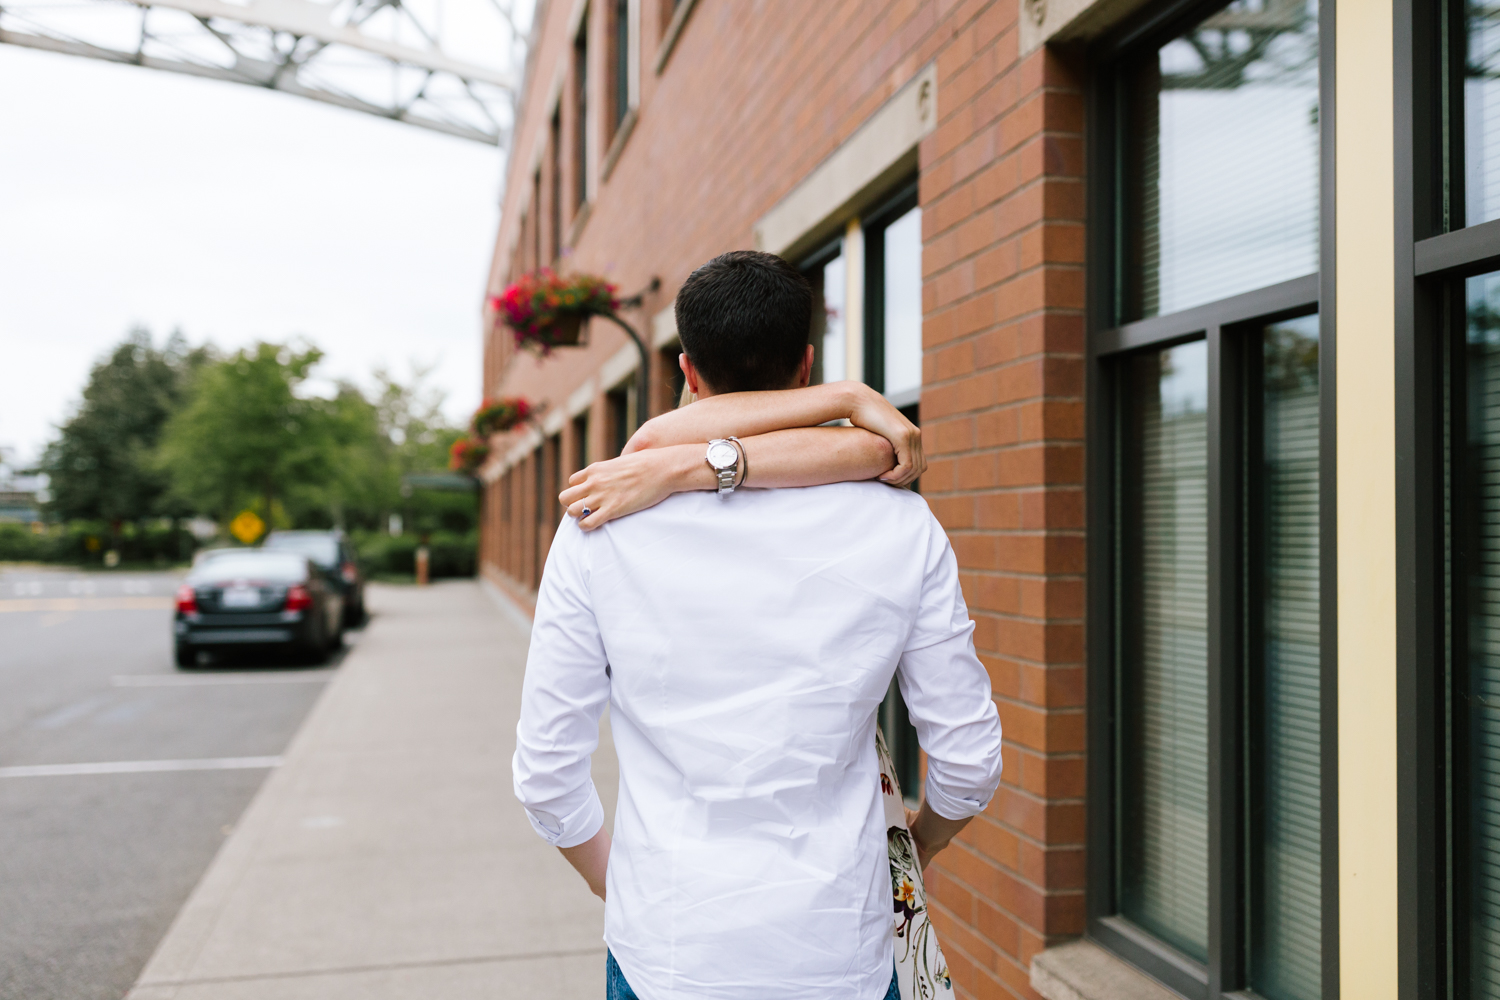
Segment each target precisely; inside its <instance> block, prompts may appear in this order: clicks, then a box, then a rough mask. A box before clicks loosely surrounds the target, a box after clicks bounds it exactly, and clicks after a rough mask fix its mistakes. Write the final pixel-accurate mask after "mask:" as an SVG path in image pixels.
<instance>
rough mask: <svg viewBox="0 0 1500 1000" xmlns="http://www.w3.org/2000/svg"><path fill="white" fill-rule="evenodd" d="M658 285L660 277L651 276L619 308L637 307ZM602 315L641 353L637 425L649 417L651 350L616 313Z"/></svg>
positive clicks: (633, 328)
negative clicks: (642, 286)
mask: <svg viewBox="0 0 1500 1000" xmlns="http://www.w3.org/2000/svg"><path fill="white" fill-rule="evenodd" d="M660 287H661V279H660V278H652V279H651V284H649V285H647V286H646V287H645V288H643V289H641V290H640V291H639V292H636V293H635V294H634V295H632V296H630V297H629V298H628V299H621V300H620V308H621V309H639V308H640V305H641V303H642V302H643V301H644V300H645V298H646V296H647V295H648V294H649V293H651V292H654V291H656V290H657V289H658V288H660ZM604 317H605V318H606V319H608V320H610V321H612V322H613V323H614V324H615V325H616V326H618V327H619V328H620V329H622V330H624V331H625V332H626V333H627V334H629V335H630V339H631V340H633V341H635V349H636V350H637V351H639V352H640V355H641V364H640V367H639V368H637V369H636V373H635V426H636V427H639V426H640V425H641V424H643V423H645V422H646V421H647V420H648V419H650V417H651V352H650V351H648V350H647V349H646V342H645V341H644V340H642V339H641V335H640V334H639V333H636V332H635V327H633V326H631V325H630V324H629V323H627V322H625V321H624V320H623V319H621V318H620V316H619V314H618V313H613V312H612V313H605V314H604Z"/></svg>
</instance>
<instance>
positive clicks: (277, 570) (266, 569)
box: [192, 552, 307, 583]
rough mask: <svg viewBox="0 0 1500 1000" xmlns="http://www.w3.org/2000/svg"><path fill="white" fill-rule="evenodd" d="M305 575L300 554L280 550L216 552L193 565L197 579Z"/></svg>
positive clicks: (195, 579)
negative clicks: (201, 562)
mask: <svg viewBox="0 0 1500 1000" xmlns="http://www.w3.org/2000/svg"><path fill="white" fill-rule="evenodd" d="M306 575H307V564H306V563H305V562H304V561H303V559H302V557H301V556H298V555H292V554H291V553H287V554H282V553H280V552H233V553H225V554H224V555H221V556H215V557H214V558H212V559H209V560H208V561H206V562H204V563H203V564H201V565H200V566H198V567H196V568H195V569H194V570H193V572H192V579H193V581H194V582H197V583H205V582H209V581H213V580H300V579H302V578H303V577H305V576H306Z"/></svg>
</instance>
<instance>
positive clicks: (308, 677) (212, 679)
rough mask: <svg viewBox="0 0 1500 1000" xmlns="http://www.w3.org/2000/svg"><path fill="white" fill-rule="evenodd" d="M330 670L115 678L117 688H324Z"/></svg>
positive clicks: (152, 675) (126, 676) (113, 681)
mask: <svg viewBox="0 0 1500 1000" xmlns="http://www.w3.org/2000/svg"><path fill="white" fill-rule="evenodd" d="M331 680H333V671H332V670H317V671H312V670H303V671H290V670H286V671H277V672H275V673H271V672H269V671H267V672H265V673H255V674H116V675H115V676H114V677H111V678H110V683H111V684H113V685H114V686H115V687H117V688H152V687H213V686H216V685H219V684H326V683H327V682H328V681H331Z"/></svg>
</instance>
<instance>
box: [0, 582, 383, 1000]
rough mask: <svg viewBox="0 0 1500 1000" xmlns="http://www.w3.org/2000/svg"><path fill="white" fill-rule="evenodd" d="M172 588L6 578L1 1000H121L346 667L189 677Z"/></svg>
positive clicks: (1, 653)
mask: <svg viewBox="0 0 1500 1000" xmlns="http://www.w3.org/2000/svg"><path fill="white" fill-rule="evenodd" d="M177 584H178V576H177V575H174V574H167V573H128V572H110V573H103V572H101V573H77V572H67V571H46V570H36V569H29V568H28V569H18V568H12V569H5V568H0V1000H52V998H58V1000H94V998H98V1000H119V998H120V997H122V996H124V994H125V992H126V991H127V990H128V989H129V988H130V987H131V986H132V985H133V984H134V982H135V979H136V976H137V975H138V974H139V973H140V970H141V968H142V967H143V966H144V965H145V964H146V960H147V959H148V958H150V957H151V952H152V951H153V950H154V949H155V947H156V944H157V942H158V941H159V940H160V939H161V937H162V935H163V934H165V933H166V930H167V927H168V926H169V925H170V924H171V922H172V918H173V917H174V916H175V915H176V913H177V910H178V909H179V908H180V907H181V905H182V903H183V902H184V901H185V900H186V898H187V896H188V894H189V893H190V892H191V891H192V888H193V886H194V885H195V884H196V883H197V881H198V878H199V876H201V875H202V873H203V871H204V869H206V868H207V867H208V863H209V862H210V861H211V860H212V859H213V856H214V853H215V852H216V851H217V850H218V848H219V845H220V844H221V843H222V842H223V840H224V837H225V836H226V835H227V834H228V833H229V831H230V830H231V829H232V828H233V825H234V823H235V822H236V821H237V820H238V818H239V816H240V814H241V813H242V812H243V811H244V809H245V807H246V806H247V805H248V804H249V802H250V799H251V798H252V796H254V794H255V792H256V790H257V789H258V788H259V787H260V785H261V783H262V782H263V781H264V780H265V778H266V775H267V774H269V773H270V772H269V769H268V768H269V767H270V766H273V765H274V763H275V758H276V757H277V756H278V755H280V754H281V753H282V752H283V751H284V750H285V749H286V747H287V744H288V743H289V742H290V741H291V738H292V736H293V735H294V734H295V733H296V731H297V728H298V726H299V725H300V724H301V722H302V720H303V718H304V717H305V716H306V714H307V712H308V710H309V709H310V708H311V707H312V705H313V703H314V702H315V701H316V699H317V697H318V695H319V694H321V693H322V690H323V687H324V685H325V683H326V682H327V679H328V675H329V671H330V669H333V668H336V666H337V662H338V657H335V659H334V660H333V661H332V663H331V664H330V666H329V667H327V668H321V669H320V668H309V667H306V666H300V665H298V664H295V663H293V662H289V661H283V662H276V661H273V660H269V659H266V658H244V657H242V658H240V659H239V660H238V661H234V662H228V663H219V664H213V665H210V666H208V667H205V668H202V669H199V670H194V671H179V670H177V669H176V668H175V667H174V666H173V664H172V650H171V631H170V630H171V617H172V611H171V607H172V595H173V594H174V593H175V591H176V588H177ZM349 638H350V642H357V641H358V640H357V636H356V635H355V634H354V633H350V634H349Z"/></svg>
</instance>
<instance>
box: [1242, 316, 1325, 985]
mask: <svg viewBox="0 0 1500 1000" xmlns="http://www.w3.org/2000/svg"><path fill="white" fill-rule="evenodd" d="M1256 339H1257V340H1258V341H1259V343H1257V344H1254V345H1253V346H1254V347H1256V348H1258V349H1259V353H1260V354H1261V362H1262V370H1261V387H1260V393H1259V395H1260V404H1261V406H1260V420H1259V422H1258V426H1257V425H1256V422H1255V421H1253V420H1252V422H1251V428H1252V429H1251V433H1252V434H1258V436H1259V437H1260V442H1259V445H1258V447H1253V450H1252V454H1254V453H1255V452H1258V453H1259V455H1260V469H1259V475H1258V476H1252V477H1251V487H1250V488H1251V495H1250V497H1249V501H1250V503H1249V511H1250V515H1251V516H1250V525H1249V531H1250V548H1251V550H1252V552H1253V553H1256V554H1258V558H1259V561H1260V566H1259V567H1258V570H1259V572H1258V573H1256V574H1255V577H1256V578H1258V579H1260V580H1262V581H1264V582H1263V584H1262V586H1261V587H1260V588H1259V594H1258V595H1256V596H1255V597H1252V603H1251V607H1250V613H1251V616H1252V618H1251V620H1252V625H1251V636H1250V638H1251V643H1252V652H1251V656H1250V684H1249V692H1248V693H1249V707H1250V713H1249V715H1250V720H1251V722H1250V734H1249V736H1250V748H1249V753H1248V755H1247V756H1248V760H1249V762H1250V772H1251V793H1250V794H1251V799H1250V837H1249V844H1250V851H1251V854H1250V878H1249V880H1248V881H1249V891H1250V916H1251V920H1250V949H1249V952H1250V985H1251V986H1252V987H1253V988H1254V989H1255V991H1256V993H1257V994H1258V995H1260V996H1263V997H1266V998H1267V1000H1316V998H1318V997H1321V996H1322V995H1323V984H1322V947H1321V945H1322V936H1321V930H1320V929H1321V927H1322V924H1323V921H1322V863H1321V860H1322V851H1321V832H1320V831H1321V829H1322V809H1321V774H1322V767H1321V756H1320V742H1321V740H1320V727H1319V704H1320V696H1319V689H1320V677H1321V673H1320V669H1319V664H1320V651H1319V631H1318V626H1319V603H1318V594H1319V574H1318V562H1319V560H1318V509H1319V503H1318V426H1319V411H1318V405H1319V404H1318V398H1319V397H1318V317H1317V316H1316V315H1313V316H1303V317H1301V318H1298V319H1294V320H1288V321H1286V322H1282V323H1274V324H1271V325H1269V326H1267V327H1265V328H1263V329H1262V330H1261V331H1260V336H1259V337H1258V338H1256ZM1252 402H1253V400H1252ZM1255 558H1256V555H1252V559H1255ZM1256 618H1258V619H1259V620H1258V621H1256V620H1255V619H1256Z"/></svg>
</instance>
